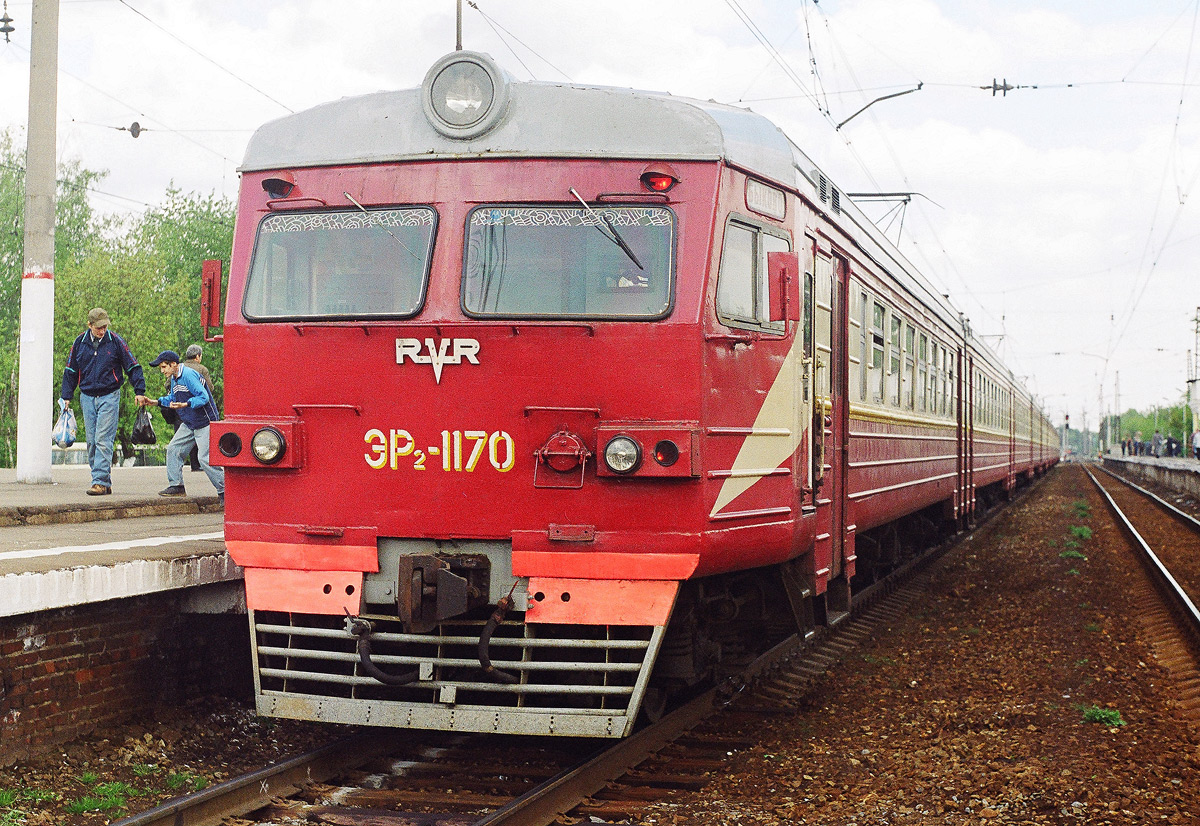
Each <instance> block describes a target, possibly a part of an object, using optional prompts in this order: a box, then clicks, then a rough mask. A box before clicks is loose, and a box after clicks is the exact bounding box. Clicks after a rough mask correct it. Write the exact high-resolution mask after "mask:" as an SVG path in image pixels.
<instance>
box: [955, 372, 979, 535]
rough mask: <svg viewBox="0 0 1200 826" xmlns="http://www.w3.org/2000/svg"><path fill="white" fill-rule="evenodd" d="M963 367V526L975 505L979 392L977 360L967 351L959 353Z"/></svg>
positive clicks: (960, 373)
mask: <svg viewBox="0 0 1200 826" xmlns="http://www.w3.org/2000/svg"><path fill="white" fill-rule="evenodd" d="M959 352H960V353H961V354H962V355H961V357H960V361H961V366H960V368H959V375H961V376H962V381H963V385H964V389H965V391H966V392H965V393H960V394H959V396H960V399H961V400H960V402H959V404H961V405H962V412H961V414H960V415H959V417H958V421H959V432H960V434H961V436H960V438H959V444H958V455H959V463H960V467H961V468H962V478H961V484H960V486H959V491H960V493H959V501H960V502H961V506H960V507H959V518H960V519H961V520H962V522H963V524H966V522H967V521H968V520H969V519H970V518H971V514H972V512H973V511H974V504H975V394H976V393H977V392H979V389H978V388H977V387H976V386H975V385H976V381H975V380H976V374H975V359H973V358H971V356H970V354H969V352H968V351H967V350H966V349H962V350H960V351H959Z"/></svg>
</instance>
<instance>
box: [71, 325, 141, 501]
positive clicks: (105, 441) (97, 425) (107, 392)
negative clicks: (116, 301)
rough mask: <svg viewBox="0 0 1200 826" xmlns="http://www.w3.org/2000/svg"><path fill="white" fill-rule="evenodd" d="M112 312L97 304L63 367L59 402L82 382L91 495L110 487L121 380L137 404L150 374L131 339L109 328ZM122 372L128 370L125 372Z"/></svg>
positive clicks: (80, 404)
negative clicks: (131, 349) (132, 349)
mask: <svg viewBox="0 0 1200 826" xmlns="http://www.w3.org/2000/svg"><path fill="white" fill-rule="evenodd" d="M108 324H109V318H108V313H106V312H104V310H102V309H101V308H99V307H97V308H95V309H94V310H92V311H91V312H90V313H88V328H87V330H86V331H84V332H83V333H82V334H81V335H80V336H79V337H78V338H77V339H75V343H74V344H72V345H71V352H70V353H68V354H67V366H66V369H64V370H63V380H62V393H61V394H60V395H61V400H60V401H59V407H61V408H63V409H66V407H67V405H69V404H70V403H71V399H72V398H73V397H74V396H75V388H76V387H78V388H79V406H80V407H82V408H83V426H84V429H85V430H86V431H87V454H88V464H89V465H91V468H92V486H91V487H90V488H88V489H87V494H88V496H103V495H105V494H108V493H112V455H113V439H114V438H115V437H116V435H117V417H118V416H119V415H120V412H121V385H122V383H124V381H125V376H129V383H130V384H132V385H133V392H134V393H136V394H137V401H138V404H139V405H141V404H143V403H144V401H145V399H146V380H145V379H144V378H143V377H142V366H141V365H140V364H138V362H137V359H135V358H134V357H133V353H131V352H129V345H128V344H126V343H125V340H124V339H123V338H121V337H120V336H119V335H117V334H116V333H114V332H113V331H112V330H110V329H108ZM122 374H124V375H122Z"/></svg>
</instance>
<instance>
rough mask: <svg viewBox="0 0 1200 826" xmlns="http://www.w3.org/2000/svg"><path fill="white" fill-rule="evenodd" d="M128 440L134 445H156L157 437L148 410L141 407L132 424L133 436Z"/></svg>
mask: <svg viewBox="0 0 1200 826" xmlns="http://www.w3.org/2000/svg"><path fill="white" fill-rule="evenodd" d="M129 439H130V441H131V442H133V443H134V444H135V445H153V444H157V443H158V436H156V435H155V434H154V423H153V422H152V421H151V420H150V409H149V408H147V407H143V408H142V409H141V410H139V411H138V414H137V419H136V420H135V421H134V423H133V435H132V436H130V437H129Z"/></svg>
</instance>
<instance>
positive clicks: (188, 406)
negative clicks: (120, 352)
mask: <svg viewBox="0 0 1200 826" xmlns="http://www.w3.org/2000/svg"><path fill="white" fill-rule="evenodd" d="M150 366H151V367H157V368H158V371H159V372H160V373H162V374H163V376H164V377H165V378H166V380H167V392H166V395H163V396H160V397H159V398H158V399H157V400H155V399H146V400H145V404H151V405H153V404H156V405H158V406H159V407H167V408H170V409H172V410H174V411H176V412H177V413H178V414H179V429H178V430H176V431H175V435H174V436H173V437H172V438H171V443H170V444H169V445H167V487H166V488H164V489H163V490H160V491H159V492H158V495H159V496H186V495H187V491H186V490H185V489H184V487H183V460H184V459H186V458H187V455H188V453H189V452H191V449H192V446H193V445H194V446H195V447H196V448H197V452H198V454H199V457H200V467H201V468H203V469H204V473H205V475H207V476H208V481H210V482H212V485H213V487H214V488H216V489H217V498H218V499H220V501H221V504H222V505H224V504H225V471H224V470H222V469H221V468H215V467H213V466H212V465H210V464H209V463H208V423H209V422H212V421H216V419H217V406H216V404H215V403H214V402H213V400H212V396H210V395H209V393H208V386H207V384H206V383H205V381H204V379H203V378H202V377H201V376H200V374H199V373H197V372H196V371H195V370H193V369H192V368H191V367H184V366H183V365H182V364H180V363H179V354H178V353H176V352H175V351H174V350H163V351H162V352H161V353H159V354H158V357H157V358H155V359H154V361H152V362H150Z"/></svg>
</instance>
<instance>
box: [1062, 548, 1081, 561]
mask: <svg viewBox="0 0 1200 826" xmlns="http://www.w3.org/2000/svg"><path fill="white" fill-rule="evenodd" d="M1058 558H1059V559H1087V557H1086V556H1084V555H1083V554H1081V553H1080V552H1079V551H1076V550H1069V551H1063V552H1062V553H1060V554H1059V555H1058Z"/></svg>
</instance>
